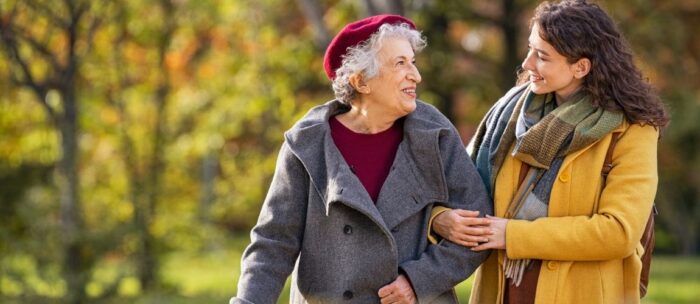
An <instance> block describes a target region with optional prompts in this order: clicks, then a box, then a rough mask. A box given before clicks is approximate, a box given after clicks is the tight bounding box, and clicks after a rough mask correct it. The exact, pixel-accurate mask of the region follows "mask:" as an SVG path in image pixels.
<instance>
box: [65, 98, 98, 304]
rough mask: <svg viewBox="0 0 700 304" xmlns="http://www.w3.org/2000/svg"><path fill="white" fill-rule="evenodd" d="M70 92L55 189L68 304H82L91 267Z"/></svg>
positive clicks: (76, 131) (75, 109)
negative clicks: (87, 249)
mask: <svg viewBox="0 0 700 304" xmlns="http://www.w3.org/2000/svg"><path fill="white" fill-rule="evenodd" d="M71 91H72V89H68V90H67V92H64V94H63V98H64V99H63V105H64V109H63V110H64V114H63V116H62V117H61V118H59V119H58V124H59V125H58V129H59V132H60V136H61V153H62V154H61V159H60V160H59V164H58V170H59V174H58V188H59V192H60V204H61V208H60V210H61V228H62V232H63V246H64V257H63V259H64V263H63V272H64V276H65V279H66V283H67V288H66V289H67V294H66V300H67V301H68V303H83V302H84V301H85V285H86V283H87V277H88V274H87V271H88V268H89V267H88V265H89V264H90V263H89V262H88V261H87V260H86V259H87V258H88V257H87V256H86V255H85V253H86V251H85V248H84V247H85V246H84V244H83V237H82V236H81V235H82V230H83V222H82V208H81V204H80V196H79V191H78V190H79V177H78V166H77V159H78V121H77V117H78V107H77V104H76V101H75V97H74V96H73V94H72V92H71Z"/></svg>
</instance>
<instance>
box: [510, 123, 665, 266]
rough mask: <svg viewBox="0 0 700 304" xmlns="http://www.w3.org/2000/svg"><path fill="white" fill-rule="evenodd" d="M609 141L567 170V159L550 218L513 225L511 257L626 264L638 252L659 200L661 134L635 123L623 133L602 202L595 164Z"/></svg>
mask: <svg viewBox="0 0 700 304" xmlns="http://www.w3.org/2000/svg"><path fill="white" fill-rule="evenodd" d="M604 141H607V143H605V142H604ZM609 141H610V136H609V135H608V136H607V137H606V138H604V140H601V146H600V147H598V148H597V149H592V151H584V152H582V153H581V154H580V155H576V156H574V157H575V158H574V159H573V160H572V161H571V163H570V164H569V165H571V167H570V168H568V169H567V168H565V166H567V160H566V159H565V160H564V166H562V169H560V172H559V176H558V178H557V180H556V181H555V184H554V186H553V190H552V195H551V196H550V201H549V202H550V207H549V213H550V216H549V217H545V218H540V219H537V220H535V221H524V220H510V221H508V225H507V227H506V254H507V256H508V257H509V258H512V259H523V258H534V259H544V260H566V261H596V260H609V259H621V258H624V257H626V256H629V255H630V254H632V253H633V252H634V249H635V247H636V245H637V244H638V243H639V240H640V238H641V235H642V233H643V230H644V226H645V224H646V221H647V219H648V217H649V212H650V211H651V207H652V204H653V201H654V197H655V196H656V188H657V183H658V173H657V143H658V131H657V130H656V129H655V128H653V127H652V126H640V125H638V124H632V125H630V126H629V127H628V128H627V129H626V130H625V131H624V132H623V134H622V136H620V139H619V141H618V143H617V146H616V147H615V149H614V151H613V158H612V160H613V162H612V163H613V168H612V170H611V171H610V174H609V175H608V179H607V183H606V185H605V187H604V188H603V190H602V192H600V196H599V197H598V193H595V195H594V194H592V193H590V191H595V192H598V191H600V185H601V182H602V179H601V178H600V168H591V165H590V163H596V161H597V162H600V163H602V161H601V159H603V158H604V154H605V152H607V147H608V143H609ZM603 144H605V145H604V146H603ZM587 154H588V155H587ZM591 154H593V155H591ZM568 157H569V156H567V158H568ZM594 160H595V161H594ZM567 182H568V184H567ZM567 187H584V188H578V189H579V190H577V191H570V190H571V189H575V188H567ZM557 188H559V189H557ZM566 189H569V190H566ZM586 193H588V194H590V195H584V194H586ZM596 198H597V200H598V202H597V211H596V203H595V202H594V201H595V200H596ZM577 204H578V205H577ZM582 204H583V205H582ZM572 206H586V207H587V208H589V210H592V212H593V213H592V215H590V214H570V213H567V210H572Z"/></svg>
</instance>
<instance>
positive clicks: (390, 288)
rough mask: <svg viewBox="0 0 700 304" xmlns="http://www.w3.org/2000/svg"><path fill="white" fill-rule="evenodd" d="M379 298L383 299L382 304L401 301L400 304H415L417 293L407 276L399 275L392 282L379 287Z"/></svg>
mask: <svg viewBox="0 0 700 304" xmlns="http://www.w3.org/2000/svg"><path fill="white" fill-rule="evenodd" d="M378 294H379V298H381V299H382V304H389V303H399V304H414V303H416V293H415V292H414V291H413V287H411V283H410V282H409V281H408V279H407V278H406V276H404V275H403V274H402V275H399V277H398V278H396V280H394V281H393V282H391V284H389V285H386V286H384V287H382V288H381V289H379V293H378Z"/></svg>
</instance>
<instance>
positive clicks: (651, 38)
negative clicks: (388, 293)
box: [0, 0, 700, 303]
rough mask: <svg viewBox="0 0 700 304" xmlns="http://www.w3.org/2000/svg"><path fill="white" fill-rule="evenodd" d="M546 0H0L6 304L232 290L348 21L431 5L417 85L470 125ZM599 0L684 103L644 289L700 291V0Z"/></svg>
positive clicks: (664, 142) (669, 135) (212, 294)
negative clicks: (294, 129)
mask: <svg viewBox="0 0 700 304" xmlns="http://www.w3.org/2000/svg"><path fill="white" fill-rule="evenodd" d="M538 3H539V1H530V0H459V1H456V0H454V1H447V0H403V1H401V0H363V1H350V0H295V1H291V0H288V1H281V0H120V1H115V0H100V1H94V0H0V302H2V303H214V302H218V303H225V302H226V301H227V299H228V297H230V296H232V295H234V294H235V290H236V280H237V278H238V273H239V269H238V267H239V264H240V255H241V252H242V250H243V249H244V247H245V245H246V244H247V243H248V242H249V237H248V233H249V230H250V228H251V227H252V225H254V223H255V221H256V219H257V215H258V212H259V209H260V205H261V203H262V200H263V197H264V195H265V193H266V190H267V187H268V185H269V182H270V179H271V175H272V172H273V168H274V165H275V158H276V153H277V151H278V148H279V146H280V144H281V142H282V140H283V132H284V131H285V130H286V129H288V128H289V127H290V126H291V125H292V124H293V122H294V121H295V120H296V119H298V118H299V117H301V116H302V115H303V114H304V113H305V112H306V111H307V110H308V109H309V108H310V107H312V106H314V105H317V104H320V103H323V102H325V101H327V100H330V99H331V98H332V97H333V95H332V90H331V88H330V83H329V81H328V80H327V79H326V78H325V74H324V73H323V68H322V57H323V52H324V50H325V47H326V45H327V44H328V42H329V41H330V39H331V38H332V37H333V35H334V34H335V33H336V32H337V31H338V30H339V29H340V28H342V26H343V25H345V24H346V23H348V22H351V21H354V20H357V19H359V18H362V17H365V16H368V15H372V14H377V13H398V14H403V15H406V16H408V17H410V18H412V19H413V20H415V21H416V23H417V25H418V27H419V29H421V30H422V31H423V33H424V34H425V35H426V36H427V37H428V43H429V46H428V48H427V49H426V50H425V51H424V52H423V53H421V54H420V55H419V56H418V66H419V69H420V71H421V73H422V76H423V83H422V84H421V85H420V87H419V97H420V98H421V99H423V100H425V101H427V102H430V103H432V104H434V105H436V106H437V107H438V108H439V109H440V110H441V111H443V113H444V114H445V115H447V116H448V117H449V118H450V119H451V120H452V122H453V123H454V124H455V125H457V127H458V129H459V130H460V133H461V134H462V136H463V139H464V141H465V142H467V141H468V140H469V138H470V136H471V135H472V134H473V132H474V129H475V127H476V124H477V123H478V121H479V120H480V118H481V117H482V116H483V115H484V113H485V111H486V110H487V109H488V108H489V107H490V105H491V104H493V103H494V102H495V101H496V100H497V99H498V98H499V97H500V96H501V95H502V94H503V93H504V92H505V91H506V90H507V89H508V88H510V87H511V86H512V85H513V83H514V79H515V72H516V70H517V68H518V66H519V63H520V61H521V59H522V58H523V57H524V55H525V52H526V47H527V42H526V39H527V34H528V31H529V29H528V21H529V18H530V17H531V16H532V12H533V9H534V7H535V6H536V5H537V4H538ZM599 3H600V4H601V5H602V6H603V7H604V8H605V9H606V10H607V11H608V12H609V13H610V14H611V15H612V16H613V17H614V19H615V20H616V21H617V22H618V23H619V27H620V29H621V30H622V32H623V33H624V34H625V35H626V37H627V38H628V40H629V42H630V44H631V46H632V48H633V50H634V51H635V56H636V63H637V65H638V66H639V67H640V68H641V69H642V71H643V73H644V75H645V77H648V80H649V82H650V83H652V84H653V85H654V87H656V88H657V89H658V90H659V92H660V94H661V95H662V98H663V100H664V101H665V102H666V105H667V106H668V108H669V110H670V112H671V115H672V122H671V124H670V125H669V126H668V128H666V129H665V130H663V133H662V134H663V135H662V138H661V140H660V145H659V172H660V183H659V191H658V195H657V200H656V203H657V206H658V209H659V211H660V214H659V215H658V216H657V226H656V233H657V247H656V251H655V258H654V261H653V263H652V265H653V269H652V281H651V287H650V293H649V296H648V297H647V298H645V299H644V301H643V302H645V303H700V259H698V258H697V254H698V250H699V249H700V246H699V245H698V242H699V241H700V234H699V232H700V227H699V225H700V205H699V204H698V202H700V153H698V150H699V148H700V80H699V79H700V70H699V65H700V39H699V38H698V36H697V29H698V28H700V1H697V0H624V1H620V0H607V1H599ZM593 169H595V168H592V170H593ZM595 170H598V169H595ZM470 284H471V281H466V282H464V283H463V284H461V285H460V286H459V295H460V297H461V298H462V299H463V300H464V301H465V302H466V299H467V298H468V293H469V286H470ZM286 297H287V292H286V291H285V292H283V295H282V297H281V299H280V303H284V302H287V300H286V299H287V298H286Z"/></svg>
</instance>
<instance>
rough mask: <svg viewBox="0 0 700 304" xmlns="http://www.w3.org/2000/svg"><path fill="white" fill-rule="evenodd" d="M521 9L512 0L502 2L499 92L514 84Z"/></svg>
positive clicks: (518, 63) (517, 59) (517, 60)
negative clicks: (501, 53)
mask: <svg viewBox="0 0 700 304" xmlns="http://www.w3.org/2000/svg"><path fill="white" fill-rule="evenodd" d="M522 11H523V8H522V7H520V6H518V5H517V4H516V3H515V1H514V0H503V20H501V28H502V30H503V46H504V47H503V51H504V54H503V66H502V67H501V77H500V78H501V83H500V87H501V91H502V92H506V91H508V89H510V88H511V87H512V86H513V85H514V84H515V77H516V72H517V71H518V68H519V66H520V59H519V57H518V28H519V27H520V25H519V23H518V20H520V16H519V15H520V13H521V12H522Z"/></svg>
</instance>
